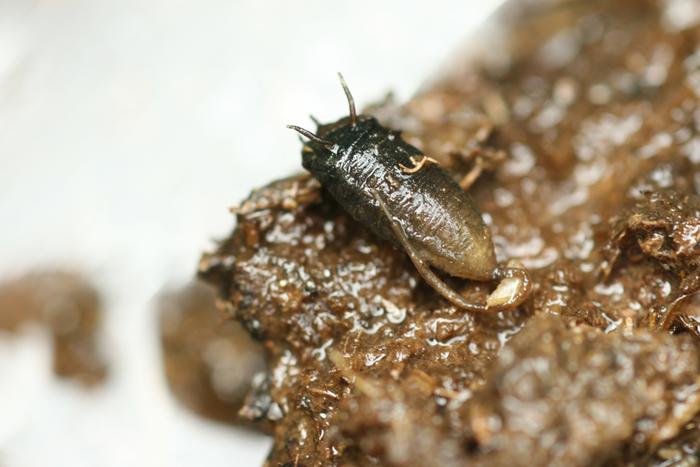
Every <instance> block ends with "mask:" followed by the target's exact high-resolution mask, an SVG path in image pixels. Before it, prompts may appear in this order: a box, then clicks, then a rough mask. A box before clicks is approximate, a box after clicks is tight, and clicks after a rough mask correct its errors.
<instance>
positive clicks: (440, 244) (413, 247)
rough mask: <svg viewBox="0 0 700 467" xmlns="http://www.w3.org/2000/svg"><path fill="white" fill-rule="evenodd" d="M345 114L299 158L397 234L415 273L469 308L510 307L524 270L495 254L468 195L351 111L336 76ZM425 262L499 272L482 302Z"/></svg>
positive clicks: (364, 217)
mask: <svg viewBox="0 0 700 467" xmlns="http://www.w3.org/2000/svg"><path fill="white" fill-rule="evenodd" d="M340 80H341V84H342V86H343V90H344V91H345V95H346V96H347V100H348V105H349V108H350V115H349V116H347V117H344V118H341V119H340V120H338V121H336V122H334V123H330V124H325V125H323V124H318V128H317V130H316V133H312V132H310V131H308V130H305V129H303V128H300V127H297V126H293V125H290V126H289V128H291V129H293V130H295V131H297V132H299V133H300V134H302V135H303V136H305V137H307V138H308V139H309V141H308V142H307V143H306V144H305V145H304V147H303V149H302V165H303V166H304V168H305V169H306V170H308V171H309V172H311V174H313V175H314V177H316V178H317V179H318V180H319V182H321V184H322V185H323V186H324V187H325V188H326V189H327V190H328V191H329V192H330V193H331V195H332V196H333V197H334V198H335V199H336V200H337V201H338V203H340V205H341V206H343V208H344V209H345V210H346V211H347V212H348V213H350V215H352V217H354V218H355V219H356V220H357V221H358V222H360V223H362V224H363V225H365V226H367V227H368V228H370V229H371V230H372V231H373V232H374V233H375V234H376V235H378V236H380V237H382V238H385V239H388V240H392V241H395V242H398V243H399V244H400V245H401V246H402V247H403V249H404V250H405V251H406V253H407V254H408V255H409V257H410V258H411V261H412V262H413V264H414V265H415V266H416V269H417V270H418V272H419V273H420V274H421V276H422V277H423V278H424V279H425V280H426V282H428V284H430V285H431V286H432V287H433V288H434V289H435V290H436V291H437V292H439V293H440V294H441V295H442V296H443V297H445V298H446V299H447V300H449V301H450V302H451V303H453V304H454V305H456V306H458V307H460V308H464V309H467V310H472V311H485V310H490V309H494V310H501V309H510V308H513V307H515V306H517V305H519V304H520V303H521V302H522V301H523V300H524V299H525V298H526V297H527V295H528V294H529V290H530V280H529V276H528V274H527V271H525V270H524V269H520V268H510V267H501V266H499V265H498V264H497V262H496V256H495V253H494V248H493V242H492V240H491V232H490V231H489V229H488V227H487V226H486V225H485V224H484V221H483V219H482V218H481V214H480V213H479V211H478V210H477V208H476V206H475V205H474V203H473V202H472V200H471V198H470V197H469V195H468V194H467V193H466V191H464V190H463V189H461V188H460V186H459V185H458V184H457V183H456V182H455V181H454V180H453V179H452V177H450V175H449V174H448V173H447V172H445V171H444V170H443V169H442V168H441V167H440V166H439V165H437V164H436V163H435V161H434V160H433V159H431V158H429V157H427V156H425V155H424V154H423V153H422V152H421V151H420V150H419V149H418V148H416V147H414V146H412V145H410V144H408V143H407V142H405V141H404V140H403V139H402V138H401V136H400V133H399V132H398V131H395V130H391V129H389V128H386V127H384V126H382V125H381V124H380V123H379V122H378V121H377V120H376V119H375V118H374V117H371V116H368V115H357V113H356V111H355V103H354V101H353V98H352V95H351V94H350V91H349V89H348V87H347V85H346V84H345V81H344V80H343V77H342V76H340ZM431 267H435V268H437V269H440V270H442V271H444V272H446V273H448V274H450V275H453V276H456V277H461V278H465V279H472V280H477V281H490V280H502V279H508V280H507V281H501V283H500V284H499V287H498V288H497V289H496V291H494V292H493V293H492V294H491V295H490V296H489V299H488V300H487V304H486V305H480V304H475V303H469V302H468V301H467V300H466V299H465V298H464V297H463V296H461V295H460V294H459V293H457V292H456V291H455V290H454V289H452V288H451V287H450V286H449V285H447V284H446V283H445V282H444V281H443V280H442V279H440V277H438V276H437V275H436V274H435V273H434V272H433V271H432V270H431Z"/></svg>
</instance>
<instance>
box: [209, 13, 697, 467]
mask: <svg viewBox="0 0 700 467" xmlns="http://www.w3.org/2000/svg"><path fill="white" fill-rule="evenodd" d="M676 3H678V2H675V1H662V0H658V1H652V0H640V1H638V0H634V1H633V0H622V1H616V2H603V1H583V0H581V1H555V2H545V1H538V0H529V1H525V0H523V1H511V2H509V3H508V4H506V6H505V7H504V8H503V9H502V10H501V12H500V13H499V15H498V18H499V19H500V21H501V30H500V32H499V33H498V34H497V35H496V36H489V35H486V33H485V35H484V36H482V37H480V39H481V41H482V42H483V43H484V44H485V46H484V47H483V51H482V52H481V53H480V54H477V55H476V56H472V57H471V58H470V59H469V60H464V61H463V63H464V65H463V66H460V67H458V68H456V69H454V70H453V71H452V72H451V73H449V74H448V75H446V76H445V77H443V78H442V79H441V80H440V81H438V82H436V83H435V84H433V85H432V86H431V87H430V88H427V89H426V90H424V91H423V92H421V93H420V94H418V95H417V96H415V97H414V98H413V99H412V100H411V101H409V102H408V103H406V104H405V105H403V106H395V105H394V106H391V107H388V108H385V109H382V108H376V109H375V110H374V111H375V112H376V115H378V116H379V117H380V118H381V120H382V123H383V124H385V125H387V126H389V127H392V128H395V129H397V130H398V129H403V130H404V138H405V139H407V140H408V141H409V142H411V143H412V144H414V145H416V146H417V147H419V148H420V149H421V150H422V151H424V152H425V153H426V154H431V155H432V156H433V157H435V158H436V159H437V160H439V162H440V164H441V166H442V167H444V168H445V169H446V170H449V171H451V172H452V174H453V175H454V178H455V180H460V179H463V178H464V176H465V174H466V173H467V172H468V171H469V170H470V169H471V167H470V166H469V164H465V161H464V158H463V157H455V156H454V154H455V153H464V152H465V151H464V148H479V150H480V151H482V152H489V151H490V152H491V153H494V154H496V153H498V152H499V151H503V153H504V154H505V158H504V159H502V160H498V162H497V163H495V164H493V166H492V168H491V169H490V170H488V171H482V173H481V174H480V176H479V177H478V178H475V179H474V180H473V182H472V183H471V187H470V193H471V194H472V196H473V198H474V200H475V203H476V205H477V206H478V207H479V209H480V210H481V212H482V213H484V217H485V219H486V222H487V224H488V225H489V227H490V229H491V232H492V235H493V239H494V243H495V247H496V253H497V256H498V259H499V261H506V260H517V261H519V262H520V263H521V264H523V265H524V267H526V268H527V269H528V270H529V272H530V275H531V277H532V283H533V291H532V294H531V296H530V298H529V299H528V300H527V301H526V302H525V303H523V304H522V305H521V306H519V307H518V308H517V309H515V310H513V311H510V312H501V313H481V314H471V313H469V312H465V311H463V310H460V309H457V308H455V307H454V306H452V305H450V304H449V303H447V302H445V301H444V300H443V299H442V298H441V297H440V296H438V295H437V294H436V293H435V292H434V291H433V290H432V289H431V288H429V287H427V286H426V285H425V284H424V283H423V281H422V280H421V278H420V276H419V275H418V274H417V273H416V271H415V269H414V268H413V267H412V265H411V263H410V261H408V259H407V258H406V256H405V254H404V253H403V252H402V251H400V250H398V249H395V248H393V246H392V245H390V244H388V243H386V242H382V241H380V240H378V239H377V238H376V237H375V236H373V235H372V234H371V233H369V232H368V231H367V229H365V228H364V227H362V226H360V225H358V224H357V223H356V222H354V221H353V220H352V219H351V218H350V217H349V216H348V215H347V214H346V213H345V212H344V211H343V210H342V209H341V208H340V207H339V206H338V205H337V204H336V203H335V202H334V201H333V199H332V198H331V197H330V196H329V195H328V194H327V193H326V192H324V191H323V189H322V188H320V187H319V186H318V184H317V183H316V182H315V180H313V179H312V178H310V177H308V176H306V177H304V176H299V177H293V178H290V179H284V180H280V181H277V182H273V183H271V184H270V185H268V186H267V187H264V188H261V189H259V190H256V191H255V192H254V193H253V194H252V195H251V197H250V198H249V200H248V201H247V202H246V203H247V204H246V203H244V205H246V206H248V207H249V208H248V209H244V210H240V211H237V227H236V229H235V230H234V231H233V233H232V235H231V236H230V237H229V238H227V239H225V240H224V241H223V242H221V243H220V244H219V246H218V248H217V249H216V251H214V252H212V253H209V254H207V255H205V256H204V258H203V260H202V263H201V268H200V274H201V276H202V277H203V278H205V279H206V280H207V281H209V282H211V283H212V284H214V285H215V286H216V287H217V289H218V294H219V298H220V300H221V304H222V309H223V310H224V311H225V312H226V313H227V314H228V315H230V316H231V317H232V318H234V319H236V320H238V321H239V322H241V323H242V325H243V326H244V328H245V329H246V330H247V331H248V332H249V333H250V334H251V335H253V336H254V337H255V338H257V339H259V340H261V341H262V342H263V343H264V346H265V351H266V354H267V358H268V372H267V374H266V376H265V377H264V378H261V379H260V380H259V381H257V383H256V385H255V387H254V389H253V391H252V393H251V396H250V398H249V400H248V402H247V404H246V406H247V407H249V409H250V410H249V411H248V412H247V413H249V414H253V415H254V417H253V418H256V419H258V420H264V421H265V422H266V423H270V424H271V425H272V433H273V437H274V444H273V448H272V450H271V452H270V455H269V458H268V461H267V463H268V465H285V464H287V465H393V466H413V465H420V466H431V465H435V466H451V465H467V464H468V465H472V464H473V465H514V466H517V465H662V464H663V463H664V462H684V463H686V464H687V465H692V463H693V462H696V463H697V461H698V457H697V456H696V450H697V446H698V445H699V443H700V441H699V440H700V430H698V425H697V423H698V420H699V419H700V415H699V414H698V412H699V411H700V381H698V376H697V375H698V374H699V371H700V341H698V339H699V338H700V311H699V310H700V300H698V298H697V295H696V292H697V290H698V288H699V286H698V279H697V278H698V266H699V265H698V261H697V253H698V243H699V242H698V240H700V234H699V233H698V232H699V229H698V225H699V224H700V223H699V221H698V219H700V215H699V214H698V201H697V196H698V187H699V186H700V133H699V131H700V130H699V129H700V124H699V123H698V122H699V119H700V105H699V104H700V97H699V96H700V77H699V76H700V75H699V73H700V53H698V51H697V50H696V44H697V42H698V37H700V21H693V20H692V18H693V17H691V16H686V17H683V16H684V15H679V13H678V8H679V7H678V5H675V4H676ZM690 3H692V2H690ZM674 5H675V6H674ZM699 8H700V7H699ZM698 11H699V14H698V18H700V9H699V10H698ZM485 122H488V123H485ZM482 128H488V130H482ZM467 152H468V151H467ZM473 157H475V156H473ZM473 157H472V158H473ZM470 160H471V159H470ZM295 193H303V196H297V195H295ZM261 200H264V202H261ZM446 280H449V281H451V282H450V283H451V284H452V285H453V286H454V287H455V288H457V289H458V290H459V291H460V293H462V294H463V295H464V296H465V297H467V298H469V299H470V300H473V301H474V302H483V301H484V300H485V297H486V296H487V295H488V294H489V285H488V284H483V283H475V282H469V281H463V280H456V279H455V280H452V279H450V278H447V279H446ZM663 465H669V464H663Z"/></svg>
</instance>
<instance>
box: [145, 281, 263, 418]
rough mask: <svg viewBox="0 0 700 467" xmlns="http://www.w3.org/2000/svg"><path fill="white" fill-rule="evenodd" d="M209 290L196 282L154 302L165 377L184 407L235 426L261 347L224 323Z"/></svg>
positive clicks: (235, 325)
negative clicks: (157, 307)
mask: <svg viewBox="0 0 700 467" xmlns="http://www.w3.org/2000/svg"><path fill="white" fill-rule="evenodd" d="M215 301H216V296H215V293H214V290H213V289H212V288H211V287H209V286H208V285H206V284H203V283H201V282H193V283H191V284H188V285H187V286H185V287H183V288H181V289H178V290H175V291H170V292H166V293H164V294H163V295H162V296H161V297H160V299H159V302H158V305H159V310H160V332H161V345H162V349H163V359H164V364H165V375H166V377H167V380H168V383H169V385H170V389H171V390H172V391H173V393H174V394H175V396H176V397H177V398H178V400H180V401H181V402H182V403H183V404H184V405H185V406H187V407H188V408H190V409H192V410H194V411H195V412H197V413H199V414H201V415H203V416H205V417H208V418H211V419H214V420H217V421H222V422H227V423H239V422H241V419H240V418H239V417H238V411H239V410H240V408H241V405H242V403H243V399H244V397H245V396H246V394H247V393H248V390H249V389H250V386H251V381H252V379H253V376H254V375H255V374H256V373H258V372H260V371H262V370H263V368H264V362H263V359H262V349H261V348H260V345H259V344H257V343H256V342H254V341H253V340H252V339H251V337H250V336H249V335H248V333H246V332H245V331H244V330H243V329H242V328H241V325H240V324H239V323H237V322H234V321H230V320H229V321H224V319H223V317H222V316H221V312H220V311H219V310H217V308H216V304H215Z"/></svg>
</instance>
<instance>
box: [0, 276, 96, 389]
mask: <svg viewBox="0 0 700 467" xmlns="http://www.w3.org/2000/svg"><path fill="white" fill-rule="evenodd" d="M100 318H101V303H100V298H99V296H98V294H97V292H96V291H95V289H94V288H93V287H92V286H91V285H90V284H88V283H87V282H86V281H85V279H83V278H82V277H81V276H79V275H77V274H73V273H68V272H61V271H50V272H49V271H47V272H41V273H33V274H29V275H27V276H24V277H22V278H20V279H15V280H10V281H7V282H4V283H2V284H0V330H5V331H9V332H13V333H14V332H17V331H19V330H20V329H21V327H22V326H23V325H26V324H29V323H39V324H42V325H44V326H46V327H47V328H48V329H49V331H50V332H51V334H52V338H53V369H54V373H55V374H56V375H57V376H59V377H62V378H71V379H76V380H78V381H80V382H81V383H83V384H86V385H94V384H97V383H100V382H102V381H103V380H104V378H105V376H106V374H107V367H106V364H105V363H104V361H103V359H102V357H101V356H100V352H99V348H98V345H97V340H96V339H97V335H96V334H97V332H98V328H99V325H100Z"/></svg>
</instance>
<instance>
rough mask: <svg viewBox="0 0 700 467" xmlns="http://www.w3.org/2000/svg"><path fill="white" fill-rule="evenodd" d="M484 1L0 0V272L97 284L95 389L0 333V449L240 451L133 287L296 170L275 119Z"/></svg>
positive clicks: (429, 48) (449, 34)
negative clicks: (195, 390) (176, 389)
mask: <svg viewBox="0 0 700 467" xmlns="http://www.w3.org/2000/svg"><path fill="white" fill-rule="evenodd" d="M499 3H500V1H499V0H481V1H479V2H475V1H464V0H433V1H431V2H422V3H421V4H417V3H416V4H414V3H413V2H403V1H400V0H389V1H383V2H375V1H369V0H354V1H338V2H329V1H323V0H310V1H296V2H289V1H281V0H280V1H269V2H261V1H255V0H233V1H230V0H229V1H224V0H199V1H180V0H150V1H147V0H110V1H107V0H0V280H2V279H3V278H6V277H10V276H16V275H20V274H23V273H25V272H27V271H29V270H31V269H33V268H37V267H40V268H41V267H47V266H49V267H50V266H56V267H60V268H63V269H65V268H68V269H76V270H79V271H83V272H84V273H85V274H86V275H87V276H88V277H89V278H90V279H91V281H92V282H93V283H94V284H95V285H96V286H97V287H98V288H99V290H100V292H101V293H102V294H103V296H104V298H105V301H106V309H105V310H104V311H105V320H104V329H103V334H102V341H101V342H102V345H103V347H104V351H105V354H106V357H107V359H108V362H109V370H110V374H109V378H108V380H107V384H106V386H103V387H102V388H98V389H96V390H93V391H90V392H85V391H84V390H82V389H81V388H80V387H78V386H77V385H73V384H71V383H66V382H65V381H63V382H59V381H57V380H55V379H54V378H53V376H52V375H51V369H50V366H51V357H50V346H49V339H48V336H47V335H45V333H44V332H42V331H41V330H38V329H35V330H28V331H27V332H25V333H24V334H23V335H22V337H21V338H13V339H7V338H4V339H0V466H2V467H24V466H28V467H29V466H31V467H45V466H48V465H51V466H71V467H82V466H120V467H123V466H125V465H129V466H132V465H133V466H149V467H150V466H189V465H207V466H210V467H215V466H247V465H260V464H261V462H262V461H263V459H264V457H265V454H266V451H267V449H268V445H269V440H268V439H267V438H264V437H262V436H260V435H255V434H251V433H249V432H246V431H243V430H239V429H236V428H233V427H227V426H223V425H218V424H214V423H212V422H208V421H206V420H203V419H200V418H198V417H197V416H196V415H192V414H190V413H189V412H187V411H186V410H185V409H182V408H180V407H179V406H178V405H177V404H176V402H175V401H174V399H173V398H172V397H171V396H170V394H169V392H168V389H167V387H166V385H165V381H164V379H163V372H162V368H161V362H160V354H159V341H158V331H157V321H156V316H155V313H154V309H153V305H154V304H153V301H152V299H153V297H154V295H156V294H157V293H158V292H159V291H160V290H161V289H162V288H163V287H164V286H165V285H171V286H172V285H178V284H183V283H185V282H186V281H188V280H189V279H190V278H191V277H192V276H193V274H194V271H195V269H196V264H197V260H198V258H199V255H200V253H201V252H202V251H203V250H205V249H210V248H211V247H212V239H214V238H217V237H222V236H224V235H225V234H226V233H227V232H228V231H229V230H230V229H231V227H232V225H233V219H232V217H231V215H230V214H229V213H228V211H227V208H228V207H229V206H231V205H233V204H235V203H236V202H238V201H239V200H240V199H241V198H243V197H244V196H245V195H246V194H247V193H248V192H249V191H250V189H251V188H253V187H255V186H258V185H261V184H264V183H267V182H268V181H270V180H272V179H275V178H279V177H282V176H285V175H288V174H290V173H292V172H294V171H297V170H300V161H299V159H300V156H299V150H300V147H299V142H298V140H297V137H296V135H295V134H294V133H292V132H291V131H289V130H287V129H285V127H284V125H285V124H287V123H296V124H301V125H302V126H309V125H310V123H309V120H308V117H307V116H308V114H309V113H313V114H314V115H316V116H317V117H319V118H320V119H321V120H322V121H326V120H332V119H336V118H338V117H340V116H342V115H344V113H345V112H346V104H345V98H344V96H343V94H342V92H341V89H340V87H339V85H338V81H337V78H336V72H337V71H342V72H343V73H344V74H345V77H346V79H347V80H348V83H349V85H350V87H351V89H352V92H353V94H354V95H355V99H356V101H357V102H358V106H359V107H360V108H361V107H362V106H363V105H365V104H367V103H370V102H372V101H374V100H378V99H380V98H382V97H383V96H384V94H385V93H386V92H387V91H389V90H393V91H395V93H396V96H397V97H398V99H399V101H403V100H405V99H408V98H410V96H411V94H412V93H413V92H414V91H415V90H416V89H417V88H418V87H419V86H420V85H421V83H422V82H424V81H425V80H426V79H427V78H429V77H430V76H433V75H434V74H435V72H436V71H438V70H439V69H440V68H441V67H442V66H444V65H446V64H448V63H449V57H450V56H451V53H452V52H454V51H455V50H457V49H459V48H462V47H463V46H464V42H465V40H466V39H467V38H469V36H470V32H471V31H472V30H473V28H474V27H475V26H477V25H479V24H480V23H481V22H482V21H483V20H484V18H485V17H486V16H487V15H488V14H489V13H490V12H491V11H492V10H493V9H494V8H495V7H496V6H497V4H499Z"/></svg>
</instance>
